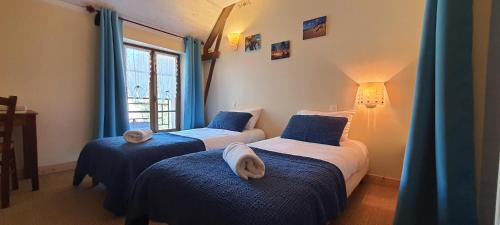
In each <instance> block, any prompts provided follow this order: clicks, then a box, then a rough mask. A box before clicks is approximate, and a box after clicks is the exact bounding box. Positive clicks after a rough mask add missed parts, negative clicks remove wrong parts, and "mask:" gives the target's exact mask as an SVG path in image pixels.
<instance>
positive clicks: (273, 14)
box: [207, 0, 424, 178]
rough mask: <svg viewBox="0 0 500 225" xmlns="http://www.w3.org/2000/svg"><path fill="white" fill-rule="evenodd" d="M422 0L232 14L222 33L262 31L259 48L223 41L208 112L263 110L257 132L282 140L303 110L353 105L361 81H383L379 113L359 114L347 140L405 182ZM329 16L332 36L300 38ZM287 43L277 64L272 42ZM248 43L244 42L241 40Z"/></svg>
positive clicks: (315, 4) (354, 0)
mask: <svg viewBox="0 0 500 225" xmlns="http://www.w3.org/2000/svg"><path fill="white" fill-rule="evenodd" d="M423 6H424V1H400V0H379V1H365V0H351V1H342V0H316V1H307V2H306V1H302V0H273V1H265V0H253V1H252V4H251V5H250V6H248V7H243V8H238V7H236V8H235V9H234V11H233V12H232V13H231V16H230V17H229V19H228V21H227V23H226V28H225V32H226V33H228V32H235V31H240V32H243V33H244V35H246V36H248V35H252V34H256V33H260V34H261V35H262V49H261V50H260V51H257V52H251V53H245V52H244V47H243V43H241V44H240V47H239V50H238V51H233V50H232V49H230V47H229V45H228V43H227V41H226V39H225V40H224V42H223V43H222V46H221V47H222V48H223V49H222V56H221V58H220V60H218V61H217V64H216V69H215V73H214V79H213V81H212V87H211V89H210V94H209V96H208V103H207V110H208V112H207V114H208V117H209V118H212V117H213V116H214V115H215V114H216V113H217V112H218V111H219V110H225V109H231V108H233V107H234V105H236V107H237V108H243V107H253V106H262V107H263V108H264V113H263V115H262V118H261V120H260V122H259V123H258V125H257V126H258V127H261V128H262V129H264V130H265V131H266V133H267V135H268V137H273V136H277V135H280V134H281V131H282V129H283V128H284V126H285V125H286V123H287V121H288V119H289V118H290V116H291V115H292V114H294V113H295V112H296V111H297V110H299V109H304V108H307V109H320V110H321V109H322V110H328V109H329V106H330V105H338V107H339V109H351V108H353V107H354V98H355V94H356V90H357V84H356V83H358V82H369V81H380V82H386V86H387V90H388V96H389V101H388V103H387V105H385V106H383V107H377V108H376V109H375V110H371V111H370V110H367V109H366V108H364V107H358V114H357V115H356V117H355V119H354V121H353V128H352V131H351V132H352V133H351V137H352V138H353V139H358V140H361V141H363V142H365V143H366V144H367V146H368V149H369V151H370V159H371V172H370V173H374V174H377V175H381V176H387V177H393V178H399V176H400V173H401V167H402V159H403V155H404V148H405V144H406V136H407V132H408V127H409V120H410V111H411V103H412V96H413V89H414V87H413V86H414V82H415V73H416V61H417V57H418V46H419V37H420V30H421V21H422V12H423ZM325 15H326V16H328V25H327V36H326V37H320V38H315V39H310V40H302V22H303V21H304V20H307V19H312V18H315V17H319V16H325ZM284 40H291V58H289V59H282V60H276V61H271V60H270V51H271V50H270V46H271V43H276V42H279V41H284ZM242 42H243V41H242Z"/></svg>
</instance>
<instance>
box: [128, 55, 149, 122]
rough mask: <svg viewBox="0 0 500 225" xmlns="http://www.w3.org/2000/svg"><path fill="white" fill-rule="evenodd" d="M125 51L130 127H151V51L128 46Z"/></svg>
mask: <svg viewBox="0 0 500 225" xmlns="http://www.w3.org/2000/svg"><path fill="white" fill-rule="evenodd" d="M125 52H126V58H127V59H126V75H127V97H128V117H129V122H130V128H131V129H144V128H151V108H150V104H151V101H150V98H149V96H150V94H149V93H150V90H149V82H150V77H151V74H150V68H151V67H150V65H151V62H150V52H149V51H147V50H142V49H138V48H132V47H126V48H125Z"/></svg>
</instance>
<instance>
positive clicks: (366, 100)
mask: <svg viewBox="0 0 500 225" xmlns="http://www.w3.org/2000/svg"><path fill="white" fill-rule="evenodd" d="M384 98H385V84H384V83H382V82H370V83H362V84H360V85H359V87H358V93H357V96H356V103H357V104H358V105H365V106H366V108H375V107H377V105H383V104H384V103H385V99H384Z"/></svg>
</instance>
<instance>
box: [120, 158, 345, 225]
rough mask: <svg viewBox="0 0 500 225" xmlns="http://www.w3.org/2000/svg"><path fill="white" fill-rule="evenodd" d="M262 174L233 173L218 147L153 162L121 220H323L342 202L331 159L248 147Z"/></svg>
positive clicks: (214, 223) (279, 223)
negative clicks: (255, 176) (256, 176)
mask: <svg viewBox="0 0 500 225" xmlns="http://www.w3.org/2000/svg"><path fill="white" fill-rule="evenodd" d="M253 149H254V151H255V153H256V154H257V155H258V156H259V157H260V158H261V159H262V160H263V161H264V163H265V165H266V175H265V176H264V177H263V178H262V179H252V180H244V179H241V178H240V177H238V176H236V175H235V174H234V173H233V172H232V171H231V168H230V167H229V166H228V165H227V164H226V163H225V162H224V160H223V158H222V150H214V151H206V152H200V153H195V154H190V155H184V156H179V157H175V158H171V159H166V160H163V161H161V162H158V163H156V164H154V165H153V166H151V167H150V168H148V169H147V170H145V171H144V172H143V173H142V174H141V175H140V176H139V177H138V178H137V180H136V183H135V186H134V190H133V193H132V196H131V198H130V202H129V208H128V212H127V222H126V224H127V225H146V224H148V221H149V220H152V221H157V222H161V223H168V224H169V225H201V224H203V225H266V224H269V225H325V224H326V223H327V222H328V221H330V220H332V219H334V218H336V217H337V215H338V214H339V213H340V212H341V211H342V210H343V209H344V208H345V206H346V202H347V194H346V187H345V181H344V177H343V175H342V173H341V171H340V170H339V169H338V168H337V167H336V166H335V165H333V164H330V163H327V162H324V161H320V160H316V159H311V158H305V157H300V156H292V155H286V154H280V153H275V152H269V151H265V150H261V149H256V148H253Z"/></svg>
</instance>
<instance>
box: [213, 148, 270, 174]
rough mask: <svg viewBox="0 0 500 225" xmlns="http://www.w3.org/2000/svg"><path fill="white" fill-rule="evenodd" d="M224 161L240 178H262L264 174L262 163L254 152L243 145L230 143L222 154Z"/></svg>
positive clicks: (264, 168)
mask: <svg viewBox="0 0 500 225" xmlns="http://www.w3.org/2000/svg"><path fill="white" fill-rule="evenodd" d="M222 158H224V161H226V163H227V164H228V165H229V167H231V170H233V172H234V173H235V174H236V175H238V176H240V177H241V178H243V179H245V180H248V178H262V177H263V176H264V173H265V172H266V167H265V165H264V162H262V160H261V159H260V158H259V156H257V154H255V152H254V151H253V150H252V149H251V148H249V147H248V146H247V145H246V144H243V143H239V142H237V143H231V144H229V145H228V146H227V147H226V149H224V153H223V154H222Z"/></svg>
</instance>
